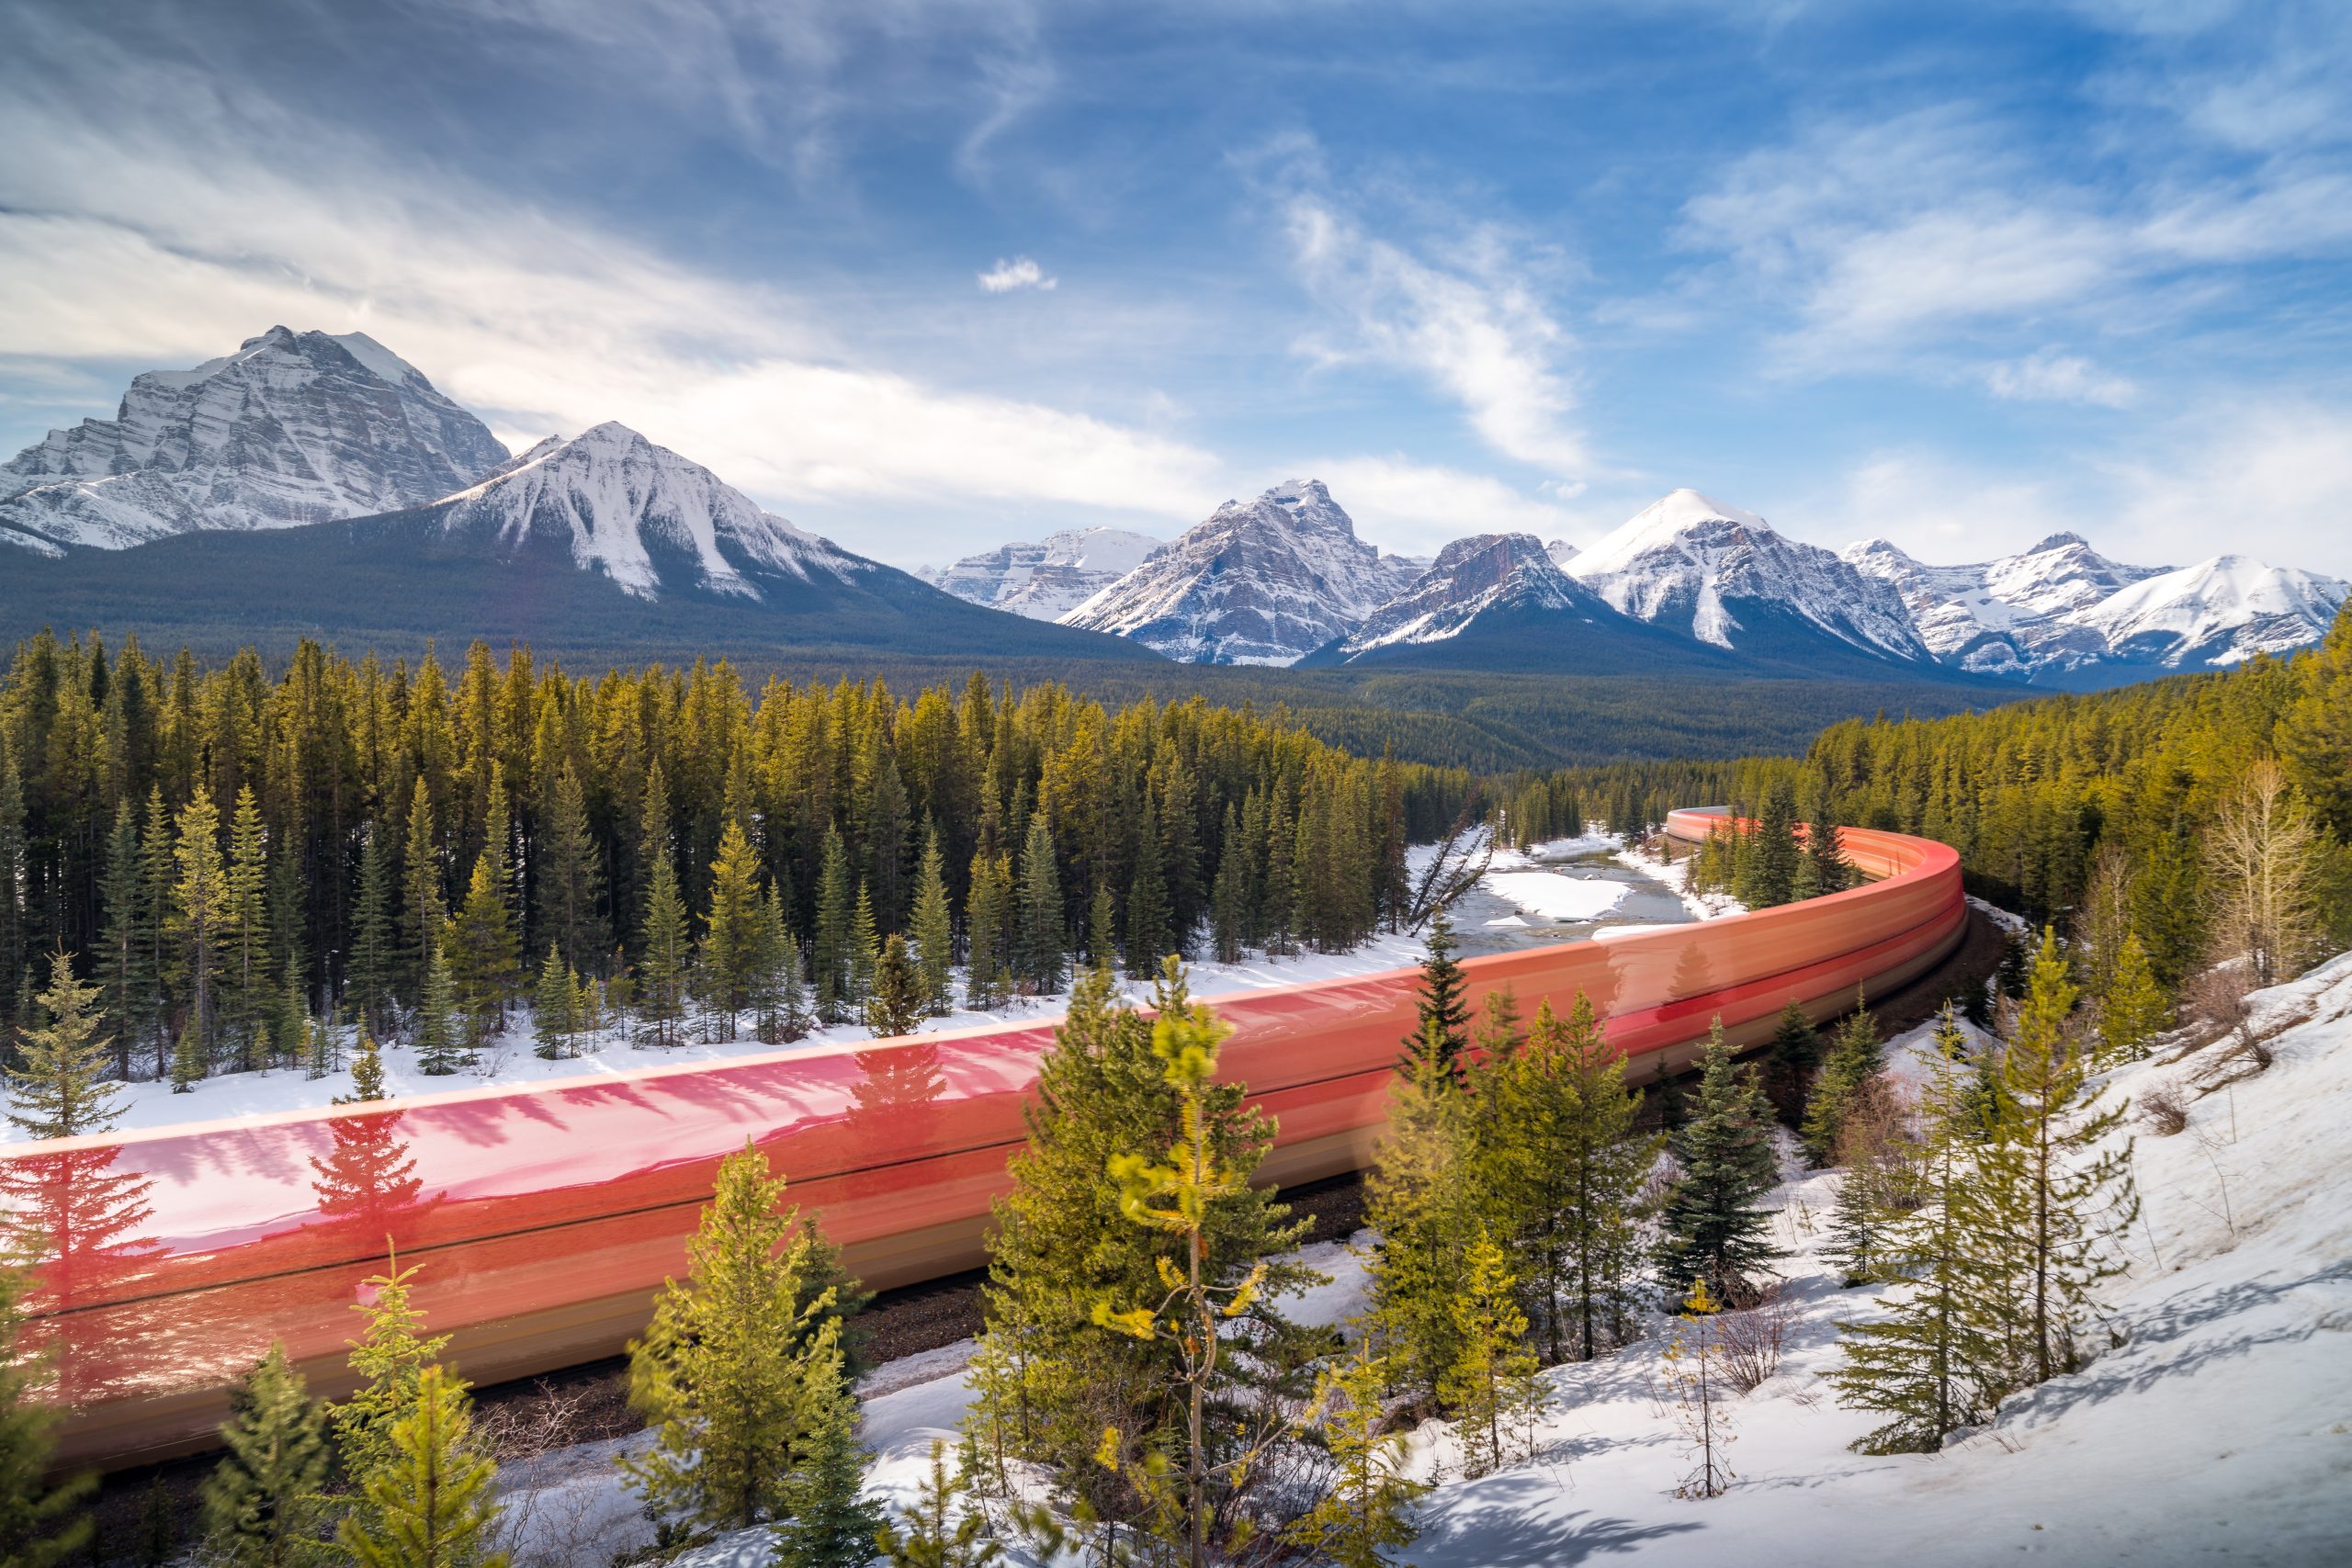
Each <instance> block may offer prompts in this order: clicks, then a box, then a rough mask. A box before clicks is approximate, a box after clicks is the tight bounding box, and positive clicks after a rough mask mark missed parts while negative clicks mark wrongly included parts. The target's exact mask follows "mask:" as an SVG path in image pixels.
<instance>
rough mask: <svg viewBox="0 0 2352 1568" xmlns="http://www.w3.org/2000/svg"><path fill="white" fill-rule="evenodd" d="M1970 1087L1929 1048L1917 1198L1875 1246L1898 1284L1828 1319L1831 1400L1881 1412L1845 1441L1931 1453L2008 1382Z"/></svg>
mask: <svg viewBox="0 0 2352 1568" xmlns="http://www.w3.org/2000/svg"><path fill="white" fill-rule="evenodd" d="M1946 1022H1947V1024H1949V1023H1950V1015H1949V1014H1947V1015H1946ZM1953 1032H1954V1033H1957V1030H1954V1031H1953ZM1974 1098H1975V1097H1974V1095H1973V1085H1972V1082H1971V1071H1970V1067H1969V1066H1968V1064H1966V1063H1965V1062H1962V1061H1960V1060H1957V1059H1955V1058H1953V1057H1951V1056H1950V1055H1939V1056H1938V1058H1937V1059H1936V1061H1935V1062H1934V1063H1932V1064H1931V1066H1930V1072H1929V1077H1928V1082H1927V1084H1926V1086H1925V1087H1924V1089H1922V1091H1921V1095H1920V1102H1919V1107H1918V1111H1919V1116H1920V1120H1921V1122H1922V1125H1923V1128H1924V1140H1925V1157H1924V1159H1923V1160H1922V1162H1921V1174H1922V1177H1923V1191H1922V1193H1921V1197H1922V1199H1923V1200H1924V1201H1922V1202H1921V1203H1920V1205H1919V1207H1918V1208H1917V1209H1915V1210H1914V1211H1912V1212H1911V1213H1908V1214H1903V1215H1898V1216H1894V1217H1893V1219H1892V1220H1891V1222H1890V1223H1889V1224H1888V1227H1887V1231H1886V1235H1885V1237H1884V1240H1883V1246H1882V1248H1881V1258H1882V1262H1883V1273H1884V1274H1885V1276H1886V1277H1887V1278H1888V1279H1890V1280H1900V1281H1902V1287H1901V1289H1899V1290H1897V1291H1895V1292H1893V1293H1892V1294H1890V1295H1888V1296H1886V1297H1884V1298H1883V1300H1882V1303H1881V1304H1882V1306H1883V1308H1884V1309H1886V1311H1885V1315H1883V1316H1882V1317H1880V1318H1879V1319H1877V1320H1875V1321H1872V1322H1868V1323H1842V1322H1841V1323H1839V1324H1838V1335H1839V1349H1840V1351H1841V1352H1842V1354H1843V1357H1844V1361H1843V1364H1842V1365H1841V1366H1840V1367H1839V1368H1838V1371H1835V1372H1833V1373H1831V1374H1830V1381H1831V1382H1832V1383H1833V1384H1835V1385H1836V1387H1837V1389H1838V1401H1839V1403H1840V1404H1845V1405H1846V1406H1848V1407H1849V1408H1850V1409H1857V1410H1869V1411H1873V1412H1877V1413H1879V1414H1882V1415H1884V1416H1887V1417H1889V1419H1888V1420H1887V1422H1886V1423H1885V1424H1884V1425H1883V1426H1881V1427H1877V1428H1875V1429H1874V1430H1872V1431H1871V1432H1870V1433H1869V1434H1868V1435H1867V1436H1865V1437H1863V1438H1860V1440H1859V1441H1857V1442H1856V1443H1855V1445H1854V1446H1855V1447H1856V1448H1857V1449H1860V1450H1862V1451H1863V1452H1865V1453H1933V1452H1935V1451H1936V1450H1938V1449H1939V1448H1941V1447H1942V1446H1943V1440H1944V1437H1945V1435H1946V1434H1947V1433H1949V1432H1951V1431H1952V1430H1953V1429H1954V1428H1956V1427H1970V1426H1975V1425H1977V1424H1979V1423H1981V1422H1983V1421H1985V1420H1986V1419H1988V1418H1989V1417H1990V1416H1991V1414H1992V1411H1993V1407H1994V1406H1995V1405H1996V1404H1997V1403H1998V1402H1999V1400H2000V1398H2001V1396H2002V1394H2003V1393H2007V1390H2008V1389H2009V1388H2010V1387H2011V1386H2012V1383H2011V1373H2012V1365H2011V1360H2010V1356H2009V1350H2008V1346H2007V1336H2006V1334H2005V1333H2004V1331H2003V1328H2002V1325H2001V1322H2000V1317H2001V1313H2000V1305H1999V1303H2000V1298H2001V1294H2002V1284H2003V1280H2004V1278H2005V1276H2006V1272H2007V1270H2006V1269H2003V1268H2001V1267H1998V1266H1996V1265H1995V1264H1994V1261H1993V1259H1994V1255H1995V1253H1996V1249H1997V1247H1998V1233H1997V1229H1996V1226H1995V1225H1994V1224H1992V1215H1991V1214H1990V1213H1989V1212H1988V1210H1987V1208H1986V1205H1985V1199H1984V1194H1983V1193H1982V1191H1981V1190H1980V1189H1979V1187H1978V1184H1977V1181H1976V1170H1977V1155H1978V1152H1979V1151H1980V1150H1981V1149H1982V1148H1983V1146H1984V1137H1985V1124H1984V1122H1983V1119H1982V1117H1981V1115H1980V1113H1979V1112H1978V1111H1977V1110H1976V1109H1975V1106H1974Z"/></svg>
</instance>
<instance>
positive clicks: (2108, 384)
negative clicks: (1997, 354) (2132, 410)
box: [1985, 348, 2139, 409]
mask: <svg viewBox="0 0 2352 1568" xmlns="http://www.w3.org/2000/svg"><path fill="white" fill-rule="evenodd" d="M1985 385H1986V386H1987V387H1989V388H1991V389H1992V392H1993V395H1994V396H1995V397H1996V398H2007V399H2011V400H2016V401H2019V402H2055V403H2097V404H2098V405H2100V406H2101V407H2104V408H2111V409H2120V408H2128V407H2130V406H2131V401H2132V400H2133V399H2135V398H2136V397H2138V396H2139V389H2138V388H2137V387H2135V386H2133V385H2132V384H2131V382H2130V381H2129V380H2127V379H2126V378H2123V377H2120V376H2110V375H2109V374H2108V373H2107V372H2105V371H2103V370H2101V369H2100V368H2099V367H2098V366H2096V365H2093V364H2092V363H2091V362H2090V361H2089V360H2087V359H2085V358H2083V357H2082V356H2081V355H2073V354H2062V353H2060V352H2059V351H2058V350H2056V349H2054V348H2044V349H2040V350H2037V351H2036V352H2034V353H2032V354H2029V355H2026V356H2025V357H2024V358H2023V359H2016V360H2007V361H2004V362H2002V363H2000V364H1997V365H1993V366H1989V367H1986V369H1985Z"/></svg>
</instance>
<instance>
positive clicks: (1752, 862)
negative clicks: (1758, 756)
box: [1733, 778, 1802, 909]
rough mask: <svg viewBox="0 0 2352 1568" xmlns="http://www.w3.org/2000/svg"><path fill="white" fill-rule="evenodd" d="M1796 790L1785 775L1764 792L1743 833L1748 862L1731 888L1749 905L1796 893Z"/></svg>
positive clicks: (1767, 904) (1769, 902)
mask: <svg viewBox="0 0 2352 1568" xmlns="http://www.w3.org/2000/svg"><path fill="white" fill-rule="evenodd" d="M1796 824H1797V803H1796V794H1795V791H1794V789H1793V788H1792V786H1791V784H1790V783H1789V781H1788V780H1787V779H1786V778H1781V779H1776V780H1774V781H1773V783H1772V784H1771V785H1770V787H1768V788H1767V789H1766V790H1765V792H1764V804H1763V806H1762V807H1760V808H1759V809H1758V812H1757V816H1756V825H1755V828H1754V829H1753V830H1752V831H1751V832H1750V833H1748V834H1747V835H1746V838H1747V845H1746V848H1747V864H1746V866H1745V867H1744V868H1743V870H1744V875H1743V876H1742V877H1741V879H1740V880H1739V881H1737V882H1736V884H1735V886H1734V888H1733V892H1734V894H1735V896H1736V897H1738V899H1739V901H1740V902H1741V903H1743V904H1746V905H1747V907H1748V908H1751V909H1769V908H1773V907H1774V906H1776V905H1781V904H1786V903H1788V902H1789V901H1791V900H1792V899H1793V898H1794V897H1796V886H1797V871H1798V867H1799V863H1800V861H1801V859H1802V853H1801V852H1800V851H1799V849H1798V847H1797V833H1796Z"/></svg>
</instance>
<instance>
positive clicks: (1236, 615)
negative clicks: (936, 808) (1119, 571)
mask: <svg viewBox="0 0 2352 1568" xmlns="http://www.w3.org/2000/svg"><path fill="white" fill-rule="evenodd" d="M1422 565H1423V563H1421V562H1419V561H1413V560H1409V559H1407V558H1403V557H1399V556H1385V555H1383V554H1381V553H1380V551H1379V550H1378V549H1377V548H1375V547H1373V546H1371V545H1368V544H1366V543H1364V542H1363V540H1361V539H1359V538H1357V537H1356V530H1355V524H1354V523H1353V522H1352V521H1351V519H1350V518H1349V516H1348V514H1347V513H1345V512H1343V511H1341V510H1340V507H1339V504H1338V503H1337V502H1334V501H1333V500H1332V499H1331V492H1330V491H1327V490H1325V489H1324V488H1323V485H1322V482H1321V481H1320V480H1318V479H1293V480H1290V481H1288V482H1286V483H1283V484H1278V485H1276V486H1274V487H1273V488H1272V490H1269V491H1266V492H1265V494H1263V495H1261V496H1260V497H1258V499H1257V500H1255V501H1228V502H1226V503H1225V504H1224V505H1223V506H1220V507H1218V508H1217V509H1216V512H1215V513H1213V514H1212V515H1211V516H1210V517H1209V518H1208V519H1207V521H1205V522H1203V523H1200V524H1198V525H1195V526H1193V527H1192V528H1189V529H1187V530H1186V531H1185V532H1184V534H1183V536H1182V537H1180V538H1179V539H1177V540H1176V542H1175V543H1173V544H1171V545H1169V546H1168V547H1165V548H1163V549H1161V550H1159V552H1158V553H1156V554H1154V555H1153V556H1152V557H1151V558H1149V559H1148V560H1146V561H1144V562H1143V563H1142V564H1141V565H1139V566H1137V567H1136V569H1135V570H1132V571H1130V572H1128V573H1127V574H1126V575H1125V576H1124V577H1122V578H1120V579H1119V580H1118V581H1115V582H1114V583H1112V584H1111V585H1110V586H1109V587H1107V588H1104V589H1103V590H1102V591H1101V592H1098V593H1096V594H1095V595H1094V596H1093V597H1091V598H1090V599H1088V600H1087V601H1086V602H1085V603H1084V604H1080V605H1079V606H1077V607H1076V608H1075V609H1073V610H1071V611H1070V612H1069V614H1068V615H1064V616H1062V617H1061V624H1062V625H1063V626H1082V627H1085V628H1087V629H1088V630H1091V631H1104V632H1112V633H1115V634H1116V635H1118V636H1120V637H1133V638H1135V639H1136V641H1138V642H1141V643H1143V644H1145V645H1146V646H1147V647H1149V648H1153V649H1158V650H1159V652H1161V653H1164V654H1166V655H1167V656H1168V657H1169V658H1170V659H1174V660H1181V661H1182V662H1183V663H1187V664H1292V663H1295V662H1296V661H1297V660H1299V659H1300V658H1301V657H1302V656H1304V655H1306V654H1307V653H1309V652H1311V651H1313V650H1314V649H1318V648H1320V647H1322V646H1323V645H1324V644H1325V643H1327V642H1329V641H1330V640H1331V639H1332V638H1333V637H1340V636H1341V635H1343V634H1344V633H1346V632H1349V631H1351V630H1352V629H1354V627H1355V626H1356V625H1357V623H1359V622H1361V621H1362V620H1363V618H1364V617H1365V616H1367V615H1371V614H1372V613H1373V612H1374V610H1376V609H1378V608H1379V607H1380V606H1381V605H1382V604H1385V603H1387V602H1388V601H1389V600H1390V599H1392V598H1394V597H1396V595H1397V593H1399V592H1402V591H1404V590H1405V589H1406V588H1408V587H1409V586H1410V585H1411V584H1412V582H1413V581H1414V580H1415V579H1416V578H1418V577H1419V575H1420V572H1421V569H1422Z"/></svg>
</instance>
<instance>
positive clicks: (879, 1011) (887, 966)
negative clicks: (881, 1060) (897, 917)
mask: <svg viewBox="0 0 2352 1568" xmlns="http://www.w3.org/2000/svg"><path fill="white" fill-rule="evenodd" d="M923 992H924V987H923V983H922V971H921V970H919V969H918V968H917V967H916V966H915V961H914V959H913V958H912V957H911V956H910V955H909V953H908V952H907V939H906V938H905V937H902V936H893V937H891V938H890V940H889V941H888V942H884V943H883V944H882V956H881V957H880V958H879V959H877V960H876V961H875V964H874V989H873V991H872V992H871V993H870V994H869V995H868V996H867V997H866V998H865V1028H866V1032H868V1033H870V1034H872V1035H873V1036H874V1037H875V1038H876V1039H877V1040H887V1039H891V1038H894V1037H896V1036H898V1035H901V1034H912V1033H913V1032H915V1031H916V1030H918V1029H920V1028H922V1021H923V1016H924V1014H925V1013H927V1012H928V1011H929V1008H928V1007H927V1006H926V1005H925V1003H926V1000H927V998H925V996H924V994H923Z"/></svg>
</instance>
